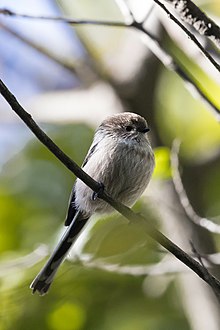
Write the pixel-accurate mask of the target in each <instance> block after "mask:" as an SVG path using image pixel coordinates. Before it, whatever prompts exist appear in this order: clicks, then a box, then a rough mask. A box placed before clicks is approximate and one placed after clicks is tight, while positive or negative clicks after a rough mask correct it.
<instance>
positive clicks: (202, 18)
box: [154, 0, 220, 48]
mask: <svg viewBox="0 0 220 330" xmlns="http://www.w3.org/2000/svg"><path fill="white" fill-rule="evenodd" d="M154 1H155V0H154ZM165 1H166V2H169V3H170V4H171V5H172V7H173V9H174V10H175V11H176V12H177V14H179V16H180V18H181V19H182V20H183V21H184V22H186V23H187V24H188V25H190V26H193V27H194V29H195V30H196V31H197V32H199V33H200V34H201V35H205V36H207V37H208V38H210V39H211V40H212V41H214V43H215V44H216V46H217V47H218V48H220V27H219V26H218V25H217V24H216V23H215V22H214V21H213V20H212V19H211V18H209V17H208V16H207V15H206V14H205V13H204V12H203V11H202V10H201V9H200V8H199V7H197V6H196V5H195V4H194V3H193V2H192V1H191V0H165Z"/></svg>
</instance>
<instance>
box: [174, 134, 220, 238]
mask: <svg viewBox="0 0 220 330" xmlns="http://www.w3.org/2000/svg"><path fill="white" fill-rule="evenodd" d="M179 148H180V141H179V140H174V142H173V145H172V149H171V157H170V160H171V170H172V179H173V184H174V188H175V190H176V193H177V196H178V198H179V201H180V204H181V205H182V207H183V209H184V211H185V213H186V215H187V216H188V218H189V219H190V220H191V221H192V222H193V223H195V224H196V225H198V226H200V227H203V228H205V229H207V230H208V231H209V232H211V233H215V234H220V225H218V224H216V223H214V222H213V221H211V220H210V219H207V218H202V217H200V216H199V215H198V214H197V213H196V212H195V210H194V209H193V207H192V205H191V203H190V201H189V198H188V196H187V194H186V191H185V189H184V186H183V183H182V180H181V176H180V172H179V157H178V153H179Z"/></svg>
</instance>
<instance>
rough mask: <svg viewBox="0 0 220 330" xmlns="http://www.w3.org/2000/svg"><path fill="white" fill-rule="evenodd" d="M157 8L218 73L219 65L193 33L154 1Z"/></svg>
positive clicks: (157, 1)
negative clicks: (183, 33)
mask: <svg viewBox="0 0 220 330" xmlns="http://www.w3.org/2000/svg"><path fill="white" fill-rule="evenodd" d="M154 2H155V3H156V4H158V6H160V7H161V9H163V10H164V11H165V13H166V14H167V15H168V17H169V18H170V19H171V20H172V21H174V22H175V23H176V24H177V25H178V26H179V27H180V28H181V29H182V30H183V31H184V32H185V34H186V35H187V36H188V37H189V38H190V39H191V40H192V41H193V42H194V44H195V45H196V46H197V47H198V48H199V50H200V51H201V52H202V53H203V55H204V56H205V57H206V58H207V59H208V60H209V61H210V62H211V63H212V64H213V65H214V67H215V68H216V69H217V70H218V71H219V72H220V65H219V64H218V63H217V62H216V60H215V59H214V58H213V57H212V56H211V55H210V54H209V52H208V51H207V50H206V49H205V48H204V47H203V46H202V44H201V43H200V42H199V40H198V39H197V38H196V37H195V36H194V34H193V33H191V32H190V31H189V30H188V29H187V28H186V27H185V26H184V25H183V24H182V23H180V22H179V21H178V19H176V17H175V16H173V15H172V14H171V12H170V11H169V10H168V9H167V8H166V7H165V6H164V5H163V4H162V3H161V2H160V1H159V0H154Z"/></svg>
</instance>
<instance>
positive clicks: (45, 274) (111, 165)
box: [30, 112, 155, 295]
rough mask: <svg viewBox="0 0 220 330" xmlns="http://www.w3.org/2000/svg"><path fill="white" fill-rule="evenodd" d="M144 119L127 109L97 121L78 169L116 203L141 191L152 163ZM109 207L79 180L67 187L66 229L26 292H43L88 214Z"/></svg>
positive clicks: (134, 197)
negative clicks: (96, 126)
mask: <svg viewBox="0 0 220 330" xmlns="http://www.w3.org/2000/svg"><path fill="white" fill-rule="evenodd" d="M149 130H150V129H149V127H148V124H147V121H146V120H145V119H144V118H143V117H141V116H140V115H138V114H135V113H131V112H122V113H116V114H114V115H111V116H108V117H107V118H106V119H104V120H103V121H102V123H101V124H100V125H99V127H98V128H97V130H96V131H95V134H94V139H93V142H92V144H91V147H90V148H89V150H88V153H87V155H86V157H85V160H84V162H83V164H82V169H83V170H84V171H85V172H86V173H87V174H88V175H90V176H91V177H92V178H93V179H94V180H96V181H97V182H99V183H100V190H102V189H104V190H105V192H106V193H107V194H108V195H109V196H111V197H112V198H113V199H115V200H116V201H118V202H121V203H123V204H124V205H126V206H128V207H131V206H132V205H133V204H134V203H135V202H136V201H137V199H138V198H139V197H140V196H141V195H142V193H143V192H144V190H145V189H146V187H147V185H148V183H149V181H150V179H151V176H152V173H153V169H154V166H155V160H154V153H153V150H152V147H151V144H150V141H149V139H148V136H147V133H148V132H149ZM113 211H114V209H113V208H112V206H110V205H109V204H108V203H107V202H105V201H104V200H102V199H101V198H99V194H98V193H95V192H93V191H92V190H91V188H89V187H88V186H87V185H86V184H85V183H84V182H82V181H81V180H80V179H78V178H77V179H76V181H75V184H74V186H73V189H72V192H71V195H70V199H69V204H68V210H67V215H66V220H65V226H67V227H68V228H67V230H66V231H65V232H64V234H63V236H62V237H61V239H60V241H59V243H58V245H57V246H56V248H55V249H54V251H53V253H52V255H51V256H50V257H49V259H48V261H47V262H46V264H45V266H44V267H43V268H42V270H41V271H40V272H39V274H38V275H37V276H36V277H35V279H34V280H33V282H32V283H31V285H30V288H31V289H32V292H33V293H35V292H36V291H37V292H38V293H39V294H40V295H44V294H46V293H47V292H48V290H49V288H50V286H51V283H52V282H53V279H54V277H55V275H56V273H57V270H58V268H59V266H60V264H61V263H62V262H63V261H64V259H65V257H66V255H67V253H68V251H69V250H70V248H71V247H72V245H73V244H74V242H75V241H76V239H77V238H78V236H79V234H80V233H81V231H82V229H83V227H84V226H85V225H86V223H87V221H88V220H89V219H90V217H91V216H92V215H93V214H94V213H109V212H113Z"/></svg>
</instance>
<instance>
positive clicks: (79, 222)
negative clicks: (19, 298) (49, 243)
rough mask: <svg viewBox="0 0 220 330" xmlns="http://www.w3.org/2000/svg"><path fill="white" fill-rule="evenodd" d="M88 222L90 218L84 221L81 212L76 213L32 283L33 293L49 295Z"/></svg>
mask: <svg viewBox="0 0 220 330" xmlns="http://www.w3.org/2000/svg"><path fill="white" fill-rule="evenodd" d="M87 220H88V218H87V219H84V218H83V217H82V214H81V213H80V212H79V211H78V212H77V213H76V215H75V217H74V219H73V221H72V223H71V224H70V226H69V227H68V228H67V230H66V231H65V233H64V234H63V236H62V238H61V239H60V241H59V243H58V245H57V246H56V248H55V250H54V251H53V253H52V255H51V256H50V258H49V260H48V261H47V263H46V264H45V266H44V267H43V268H42V270H41V271H40V272H39V274H38V275H37V276H36V277H35V279H34V280H33V282H32V283H31V285H30V288H31V289H32V290H33V293H34V292H35V291H37V292H38V293H39V294H40V295H44V294H45V293H47V291H48V290H49V287H50V285H51V283H52V281H53V279H54V276H55V275H56V272H57V270H58V268H59V266H60V264H61V263H62V262H63V260H64V259H65V257H66V254H67V253H68V251H69V249H70V248H71V246H72V245H73V243H74V242H75V240H76V238H77V236H78V234H79V233H80V231H81V230H82V228H83V227H84V226H85V224H86V222H87Z"/></svg>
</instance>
